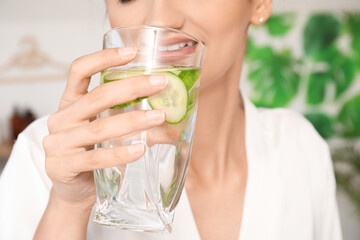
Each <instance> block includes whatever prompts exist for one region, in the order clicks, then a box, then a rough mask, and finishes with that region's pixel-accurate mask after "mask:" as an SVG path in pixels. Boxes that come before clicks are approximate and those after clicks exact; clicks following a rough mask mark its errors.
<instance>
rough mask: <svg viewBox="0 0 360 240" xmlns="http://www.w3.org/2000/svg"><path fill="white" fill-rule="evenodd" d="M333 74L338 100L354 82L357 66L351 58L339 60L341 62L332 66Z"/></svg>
mask: <svg viewBox="0 0 360 240" xmlns="http://www.w3.org/2000/svg"><path fill="white" fill-rule="evenodd" d="M335 64H336V65H335ZM332 74H333V80H334V83H335V89H336V93H335V94H336V95H335V98H336V99H337V98H339V97H340V95H341V94H342V93H344V92H345V91H346V90H347V89H348V88H349V87H350V85H351V84H352V82H353V81H354V79H355V76H356V65H355V64H354V62H353V61H352V60H351V59H349V58H345V57H344V58H339V61H338V62H337V63H334V64H333V66H332Z"/></svg>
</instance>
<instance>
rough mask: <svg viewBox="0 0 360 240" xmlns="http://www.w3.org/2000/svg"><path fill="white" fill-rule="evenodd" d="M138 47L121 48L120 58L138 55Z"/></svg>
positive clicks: (119, 51)
mask: <svg viewBox="0 0 360 240" xmlns="http://www.w3.org/2000/svg"><path fill="white" fill-rule="evenodd" d="M136 51H137V49H136V47H123V48H119V50H118V53H119V55H120V56H131V55H134V54H135V53H136Z"/></svg>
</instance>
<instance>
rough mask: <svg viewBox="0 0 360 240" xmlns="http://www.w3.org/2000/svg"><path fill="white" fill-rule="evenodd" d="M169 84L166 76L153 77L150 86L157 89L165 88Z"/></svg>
mask: <svg viewBox="0 0 360 240" xmlns="http://www.w3.org/2000/svg"><path fill="white" fill-rule="evenodd" d="M167 82H168V79H167V77H166V76H165V75H151V76H150V84H151V85H153V86H156V87H160V86H164V85H166V84H167Z"/></svg>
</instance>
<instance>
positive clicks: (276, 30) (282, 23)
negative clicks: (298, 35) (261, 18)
mask: <svg viewBox="0 0 360 240" xmlns="http://www.w3.org/2000/svg"><path fill="white" fill-rule="evenodd" d="M295 19H296V16H295V14H294V13H286V14H277V15H272V16H271V17H270V18H269V19H268V20H267V21H266V22H265V24H264V26H265V27H267V29H268V31H269V33H270V35H273V36H283V35H285V34H286V33H287V32H288V31H289V30H290V29H291V28H292V27H293V26H294V23H295Z"/></svg>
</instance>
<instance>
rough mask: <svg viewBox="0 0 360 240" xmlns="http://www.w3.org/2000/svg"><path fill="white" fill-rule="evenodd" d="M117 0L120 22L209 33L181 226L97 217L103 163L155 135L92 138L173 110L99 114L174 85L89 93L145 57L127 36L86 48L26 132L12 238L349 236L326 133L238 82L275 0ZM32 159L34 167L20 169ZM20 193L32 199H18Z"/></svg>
mask: <svg viewBox="0 0 360 240" xmlns="http://www.w3.org/2000/svg"><path fill="white" fill-rule="evenodd" d="M106 5H107V9H108V15H109V19H110V23H111V26H112V27H119V26H123V25H132V24H149V25H158V26H166V27H171V28H175V29H179V30H183V31H185V32H188V33H190V34H192V35H194V36H195V37H197V38H198V39H200V40H201V41H203V43H204V44H205V55H204V61H203V68H202V79H201V90H200V98H199V107H198V117H197V123H196V132H195V139H194V143H193V150H192V158H191V162H190V168H189V174H188V177H187V180H186V186H185V191H184V193H183V196H182V198H181V200H180V203H179V206H178V208H177V212H176V215H175V222H174V232H173V233H172V234H165V233H164V234H154V233H135V232H131V231H121V230H113V229H108V228H104V227H100V226H97V225H95V224H94V223H92V222H91V220H90V222H89V218H90V214H91V210H92V208H93V205H94V203H95V187H94V180H93V174H92V170H94V169H98V168H106V167H111V166H114V165H118V164H124V163H129V162H132V161H135V160H137V159H138V158H139V157H140V156H142V155H143V154H144V146H143V145H142V144H138V145H132V146H122V147H118V148H114V149H103V150H100V149H97V150H88V151H86V147H87V146H88V145H92V144H95V143H98V142H102V141H103V140H105V139H109V138H110V136H114V135H116V136H121V135H124V134H126V133H128V132H130V131H134V130H140V129H148V128H151V127H154V126H157V125H160V124H161V123H163V121H164V113H163V112H161V111H155V110H153V111H147V112H132V113H126V114H123V115H119V116H113V117H110V118H108V119H107V120H102V121H100V120H95V121H93V122H91V123H90V122H89V119H90V118H91V117H93V116H95V115H96V114H97V113H99V112H101V111H103V110H104V109H107V108H109V107H110V106H113V105H115V104H119V103H124V102H128V101H131V100H132V99H134V98H137V97H141V96H149V95H152V94H155V93H157V92H160V91H161V90H163V89H164V88H165V87H166V84H167V80H166V78H164V77H163V76H153V77H145V76H139V77H135V78H132V79H131V81H130V80H123V81H117V82H113V83H109V84H105V85H102V86H100V87H98V88H96V89H95V90H93V91H91V92H89V93H88V92H87V87H88V84H89V80H90V77H91V76H92V75H93V74H95V73H97V72H99V71H101V70H104V69H106V68H109V67H112V66H118V65H123V64H126V63H127V62H130V61H131V60H132V59H134V57H135V56H136V51H135V49H131V48H127V49H106V50H102V51H99V52H96V53H92V54H89V55H86V56H83V57H80V58H78V59H77V60H75V61H74V62H73V64H72V66H71V71H70V74H69V78H68V83H67V86H66V89H65V92H64V94H63V97H62V99H61V102H60V107H59V110H58V112H56V113H54V114H52V115H51V116H50V117H49V118H48V119H46V118H45V119H40V120H38V121H37V122H36V123H34V124H33V125H32V126H31V127H29V128H28V129H27V130H26V131H25V132H24V133H23V134H22V135H21V136H20V137H19V139H18V142H17V143H16V146H15V147H14V152H13V154H12V156H11V158H10V160H9V163H8V166H7V167H6V169H5V171H4V173H3V177H2V179H1V183H0V188H1V192H2V196H1V199H0V212H1V217H2V220H1V223H2V224H1V226H0V234H2V235H0V238H1V239H29V238H30V237H31V236H32V234H34V233H35V237H34V238H35V239H85V238H88V239H115V238H116V239H200V238H201V239H207V240H208V239H210V240H211V239H239V238H240V239H241V240H248V239H249V240H255V239H274V240H275V239H276V240H279V239H280V240H281V239H301V240H305V239H314V240H331V239H341V230H340V224H339V219H338V213H337V206H336V200H335V182H334V176H333V170H332V165H331V159H330V156H329V151H328V148H327V145H326V143H325V142H324V141H323V140H322V139H321V138H320V137H319V136H318V135H317V133H316V131H315V130H314V129H313V128H312V127H311V125H310V124H309V123H308V122H307V121H305V120H304V119H303V118H302V117H301V116H300V115H298V114H296V113H293V112H290V111H287V110H281V109H277V110H259V109H256V108H255V107H254V106H253V105H252V104H251V103H250V102H249V100H247V98H246V97H245V96H243V95H242V94H241V93H240V92H239V89H238V85H239V78H240V73H241V67H242V62H243V57H244V51H245V48H246V39H247V30H248V27H249V25H250V24H255V25H256V24H262V23H263V22H265V21H266V19H267V18H268V17H269V15H270V12H271V8H272V0H211V1H209V0H206V1H205V0H193V1H190V0H183V1H171V0H148V1H146V0H133V1H131V0H122V1H120V2H119V1H118V0H107V1H106ZM104 96H106V98H105V97H104ZM98 99H101V101H98ZM46 122H47V126H46ZM105 126H106V127H105ZM119 126H121V128H120V127H119ZM109 130H110V131H109ZM114 131H116V132H114ZM42 139H44V140H43V148H42V146H41V141H42ZM20 169H26V171H23V172H20V173H21V174H19V171H21V170H20ZM45 170H46V172H45ZM16 174H17V175H16ZM46 175H47V176H48V177H49V178H50V179H51V182H50V180H49V178H48V177H47V176H46ZM20 184H22V185H20ZM20 189H21V190H20ZM4 193H5V194H4ZM19 198H24V199H25V200H26V204H24V203H23V204H17V203H16V199H19ZM14 199H15V202H14ZM88 222H89V223H88ZM4 224H5V225H6V226H4Z"/></svg>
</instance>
